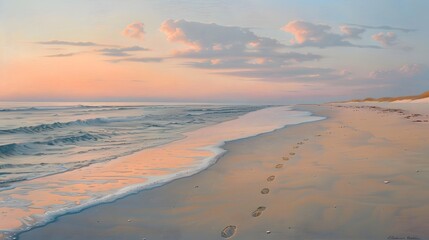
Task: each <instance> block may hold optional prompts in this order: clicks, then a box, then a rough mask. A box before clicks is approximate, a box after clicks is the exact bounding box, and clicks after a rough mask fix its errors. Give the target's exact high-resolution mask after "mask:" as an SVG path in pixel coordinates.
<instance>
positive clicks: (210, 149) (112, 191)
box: [0, 103, 323, 236]
mask: <svg viewBox="0 0 429 240" xmlns="http://www.w3.org/2000/svg"><path fill="white" fill-rule="evenodd" d="M321 119H323V118H322V117H317V116H313V115H312V114H311V113H309V112H303V111H295V110H293V108H292V107H290V106H249V105H209V104H204V105H203V104H192V105H190V104H154V103H150V104H149V103H2V104H1V105H0V216H1V218H0V230H1V232H3V234H4V235H5V236H13V234H14V233H16V232H18V231H25V230H28V229H31V228H32V227H35V226H40V225H43V224H46V223H48V222H50V221H52V220H53V219H55V218H56V217H58V216H61V215H64V214H68V213H71V212H76V211H79V210H82V209H84V208H87V207H90V206H93V205H95V204H99V203H104V202H109V201H113V200H115V199H117V198H120V197H124V196H126V195H128V194H131V193H135V192H138V191H142V190H144V189H150V188H153V187H157V186H161V185H163V184H165V183H167V182H169V181H172V180H174V179H177V178H180V177H184V176H190V175H192V174H195V173H197V172H199V171H202V170H204V169H205V168H207V167H208V166H210V165H211V164H213V163H214V162H215V161H216V160H217V159H218V158H219V157H220V156H221V155H222V154H223V153H224V150H223V149H222V145H223V144H224V143H225V142H227V141H232V140H236V139H240V138H246V137H250V136H255V135H258V134H261V133H266V132H270V131H273V130H275V129H279V128H282V127H284V126H286V125H292V124H299V123H303V122H309V121H317V120H321Z"/></svg>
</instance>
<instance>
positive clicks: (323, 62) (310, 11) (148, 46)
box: [0, 0, 429, 103]
mask: <svg viewBox="0 0 429 240" xmlns="http://www.w3.org/2000/svg"><path fill="white" fill-rule="evenodd" d="M428 9H429V1H427V0H407V1H406V0H377V1H374V0H341V1H339V0H338V1H337V0H332V1H326V0H264V1H259V0H258V1H257V0H204V1H202V0H144V1H141V0H121V1H118V0H90V1H89V0H73V1H66V0H40V1H33V0H0V100H2V101H51V100H52V101H58V100H61V101H180V102H237V103H296V102H302V103H307V102H321V101H333V100H345V99H351V98H362V97H367V96H371V97H381V96H396V95H413V94H417V93H420V92H424V91H427V90H429V58H428V53H429V45H428V42H429V28H428V27H427V25H428V23H429V14H428V13H427V12H428Z"/></svg>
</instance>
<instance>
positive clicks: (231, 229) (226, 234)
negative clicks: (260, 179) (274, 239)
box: [221, 134, 322, 238]
mask: <svg viewBox="0 0 429 240" xmlns="http://www.w3.org/2000/svg"><path fill="white" fill-rule="evenodd" d="M316 136H317V137H320V136H322V135H321V134H318V135H316ZM307 141H309V139H308V138H305V139H304V140H303V141H301V142H298V143H297V144H296V145H295V146H293V147H292V148H293V149H298V148H299V147H300V145H303V144H304V143H305V142H307ZM293 156H295V152H289V157H287V156H284V157H282V160H283V161H289V160H290V158H291V157H293ZM283 166H284V164H283V163H278V164H276V165H275V166H274V168H275V169H281V168H283ZM275 179H276V176H275V175H271V176H269V177H267V179H266V180H267V182H268V183H270V182H273V181H274V180H275ZM260 193H261V194H263V195H266V194H269V193H270V189H269V188H263V189H262V190H261V191H260ZM266 209H267V207H265V206H259V207H258V208H256V209H255V210H254V211H253V212H252V213H251V216H252V217H259V216H261V215H262V213H263V212H264V211H265V210H266ZM289 228H290V227H289ZM236 231H237V226H234V225H230V226H227V227H225V228H224V229H223V230H222V232H221V236H222V237H223V238H231V237H233V236H234V234H235V233H236ZM266 233H267V234H270V233H271V231H267V232H266Z"/></svg>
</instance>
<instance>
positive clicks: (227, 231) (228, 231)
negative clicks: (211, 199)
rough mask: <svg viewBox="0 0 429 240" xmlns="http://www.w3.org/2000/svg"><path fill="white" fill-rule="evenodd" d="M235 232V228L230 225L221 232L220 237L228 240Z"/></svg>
mask: <svg viewBox="0 0 429 240" xmlns="http://www.w3.org/2000/svg"><path fill="white" fill-rule="evenodd" d="M236 231H237V226H233V225H230V226H228V227H226V228H224V229H223V230H222V233H221V236H222V237H223V238H230V237H232V236H233V235H234V234H235V232H236Z"/></svg>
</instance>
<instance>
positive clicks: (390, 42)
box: [372, 32, 398, 47]
mask: <svg viewBox="0 0 429 240" xmlns="http://www.w3.org/2000/svg"><path fill="white" fill-rule="evenodd" d="M372 39H373V40H374V41H377V42H379V43H381V45H383V46H385V47H390V46H394V45H396V44H397V39H398V38H397V36H396V33H394V32H386V33H384V32H379V33H377V34H374V35H372Z"/></svg>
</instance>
